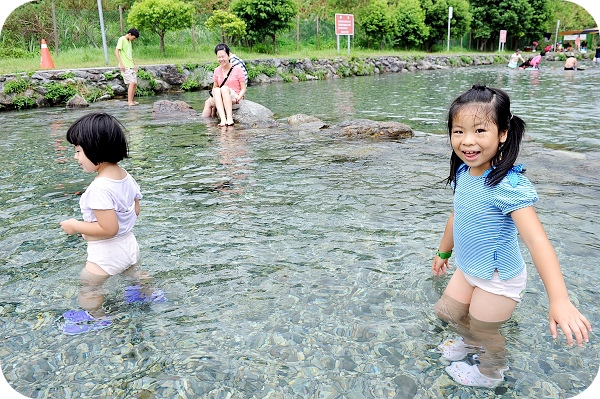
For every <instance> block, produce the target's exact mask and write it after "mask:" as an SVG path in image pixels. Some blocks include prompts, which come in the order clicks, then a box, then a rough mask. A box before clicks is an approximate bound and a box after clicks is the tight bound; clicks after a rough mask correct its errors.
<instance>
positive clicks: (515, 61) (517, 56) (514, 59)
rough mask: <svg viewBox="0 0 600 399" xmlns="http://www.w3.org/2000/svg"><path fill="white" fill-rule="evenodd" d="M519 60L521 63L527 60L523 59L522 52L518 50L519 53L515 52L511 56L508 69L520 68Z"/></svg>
mask: <svg viewBox="0 0 600 399" xmlns="http://www.w3.org/2000/svg"><path fill="white" fill-rule="evenodd" d="M519 60H521V62H525V58H523V56H522V55H521V50H519V49H517V51H515V52H514V53H513V54H512V55H511V56H510V60H509V61H508V67H509V68H517V67H518V66H519Z"/></svg>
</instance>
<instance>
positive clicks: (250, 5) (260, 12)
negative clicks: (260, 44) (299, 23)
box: [231, 0, 298, 54]
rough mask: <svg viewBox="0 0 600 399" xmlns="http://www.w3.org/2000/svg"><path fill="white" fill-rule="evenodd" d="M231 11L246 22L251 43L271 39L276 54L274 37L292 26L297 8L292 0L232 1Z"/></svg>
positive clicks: (275, 38) (275, 39)
mask: <svg viewBox="0 0 600 399" xmlns="http://www.w3.org/2000/svg"><path fill="white" fill-rule="evenodd" d="M231 11H232V12H233V13H234V14H235V15H237V16H238V17H240V18H241V19H242V20H244V21H245V22H246V30H247V33H248V37H249V39H250V40H251V41H256V40H261V39H262V38H264V37H271V38H272V39H273V51H274V53H275V54H277V37H276V35H277V33H279V32H281V31H285V30H286V29H289V28H290V27H291V26H292V24H293V19H294V17H295V16H296V14H297V13H298V7H297V5H296V3H295V2H294V0H234V3H233V4H232V5H231ZM250 48H252V47H250Z"/></svg>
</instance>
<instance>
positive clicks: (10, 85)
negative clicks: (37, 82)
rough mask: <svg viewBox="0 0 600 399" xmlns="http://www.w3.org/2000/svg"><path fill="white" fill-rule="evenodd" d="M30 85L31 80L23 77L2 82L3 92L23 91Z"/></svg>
mask: <svg viewBox="0 0 600 399" xmlns="http://www.w3.org/2000/svg"><path fill="white" fill-rule="evenodd" d="M30 87H31V82H29V81H28V80H25V79H23V78H19V79H17V80H9V81H8V82H6V83H4V93H6V94H10V93H23V92H24V91H25V90H27V89H29V88H30Z"/></svg>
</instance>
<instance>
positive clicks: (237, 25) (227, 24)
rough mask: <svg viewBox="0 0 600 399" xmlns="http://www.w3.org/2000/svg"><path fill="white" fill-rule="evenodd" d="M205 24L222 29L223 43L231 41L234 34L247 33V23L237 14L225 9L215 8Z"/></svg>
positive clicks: (211, 27)
mask: <svg viewBox="0 0 600 399" xmlns="http://www.w3.org/2000/svg"><path fill="white" fill-rule="evenodd" d="M204 24H205V25H206V26H207V27H208V28H209V29H220V31H221V41H222V42H223V43H228V42H230V41H231V38H232V37H233V36H244V35H245V34H246V23H245V22H244V21H242V20H241V19H240V18H239V17H238V16H237V15H235V14H232V13H230V12H227V11H223V10H215V12H214V13H213V15H212V16H211V17H210V18H208V20H207V21H206V22H205V23H204ZM226 36H227V37H226Z"/></svg>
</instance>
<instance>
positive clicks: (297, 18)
mask: <svg viewBox="0 0 600 399" xmlns="http://www.w3.org/2000/svg"><path fill="white" fill-rule="evenodd" d="M298 50H300V14H297V15H296V51H298Z"/></svg>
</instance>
